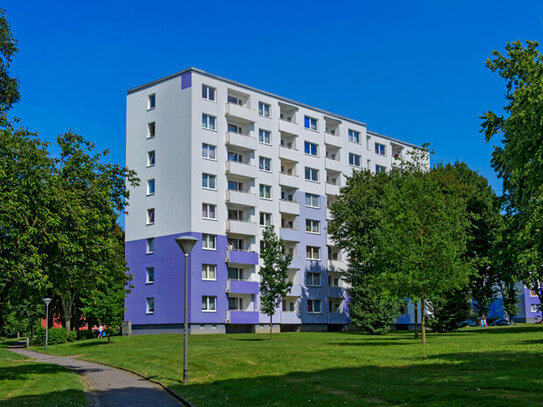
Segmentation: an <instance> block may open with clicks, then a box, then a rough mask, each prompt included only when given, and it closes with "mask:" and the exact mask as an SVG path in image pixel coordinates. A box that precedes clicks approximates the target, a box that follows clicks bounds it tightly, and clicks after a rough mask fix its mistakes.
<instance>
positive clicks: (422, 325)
mask: <svg viewBox="0 0 543 407" xmlns="http://www.w3.org/2000/svg"><path fill="white" fill-rule="evenodd" d="M424 308H425V307H424V293H423V294H422V296H421V299H420V330H421V333H422V343H423V344H424V343H426V315H425V312H424Z"/></svg>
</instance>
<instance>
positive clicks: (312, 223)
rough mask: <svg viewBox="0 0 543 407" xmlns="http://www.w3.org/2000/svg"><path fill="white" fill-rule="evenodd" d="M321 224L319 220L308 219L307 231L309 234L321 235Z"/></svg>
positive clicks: (306, 223) (306, 222)
mask: <svg viewBox="0 0 543 407" xmlns="http://www.w3.org/2000/svg"><path fill="white" fill-rule="evenodd" d="M320 229H321V223H320V222H319V221H318V220H314V219H306V220H305V231H306V232H309V233H320Z"/></svg>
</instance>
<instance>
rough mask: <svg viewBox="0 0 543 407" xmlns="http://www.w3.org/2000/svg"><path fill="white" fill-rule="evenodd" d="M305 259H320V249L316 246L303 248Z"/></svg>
mask: <svg viewBox="0 0 543 407" xmlns="http://www.w3.org/2000/svg"><path fill="white" fill-rule="evenodd" d="M305 257H306V259H307V260H320V258H321V249H320V247H316V246H306V248H305Z"/></svg>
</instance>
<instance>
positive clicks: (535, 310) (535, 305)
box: [530, 304, 538, 312]
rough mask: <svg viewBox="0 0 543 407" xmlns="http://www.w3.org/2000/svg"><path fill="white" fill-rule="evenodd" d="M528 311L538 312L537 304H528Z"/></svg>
mask: <svg viewBox="0 0 543 407" xmlns="http://www.w3.org/2000/svg"><path fill="white" fill-rule="evenodd" d="M530 312H538V309H537V304H530Z"/></svg>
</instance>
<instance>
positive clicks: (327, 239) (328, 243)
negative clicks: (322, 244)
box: [326, 234, 336, 246]
mask: <svg viewBox="0 0 543 407" xmlns="http://www.w3.org/2000/svg"><path fill="white" fill-rule="evenodd" d="M326 245H327V246H336V242H334V240H333V239H332V237H331V236H330V235H329V234H326Z"/></svg>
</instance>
